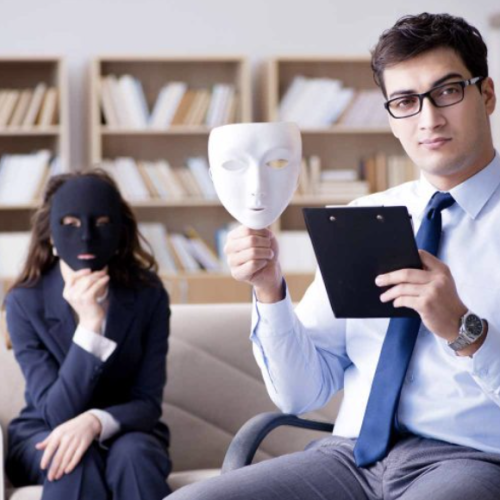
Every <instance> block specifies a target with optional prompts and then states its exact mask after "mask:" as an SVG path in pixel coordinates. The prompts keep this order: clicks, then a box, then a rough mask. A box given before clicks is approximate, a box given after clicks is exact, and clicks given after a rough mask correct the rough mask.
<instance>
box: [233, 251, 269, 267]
mask: <svg viewBox="0 0 500 500" xmlns="http://www.w3.org/2000/svg"><path fill="white" fill-rule="evenodd" d="M273 257H274V252H273V251H272V250H271V248H249V249H246V250H242V251H241V252H238V253H235V254H231V255H229V256H228V258H227V260H228V263H229V266H230V267H238V266H241V265H243V264H246V263H247V262H250V261H254V260H264V261H266V262H267V261H269V260H271V259H272V258H273Z"/></svg>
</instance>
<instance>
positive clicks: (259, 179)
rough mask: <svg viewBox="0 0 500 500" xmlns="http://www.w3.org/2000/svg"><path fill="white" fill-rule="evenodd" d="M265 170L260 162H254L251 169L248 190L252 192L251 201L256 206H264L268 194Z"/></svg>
mask: <svg viewBox="0 0 500 500" xmlns="http://www.w3.org/2000/svg"><path fill="white" fill-rule="evenodd" d="M263 170H264V169H263V167H262V166H260V165H258V164H253V165H252V166H251V168H250V169H249V178H248V192H249V194H250V201H251V203H252V205H254V206H255V207H260V206H262V204H263V200H264V197H265V195H266V193H265V188H266V186H265V180H264V171H263Z"/></svg>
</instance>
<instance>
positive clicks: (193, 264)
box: [170, 233, 201, 273]
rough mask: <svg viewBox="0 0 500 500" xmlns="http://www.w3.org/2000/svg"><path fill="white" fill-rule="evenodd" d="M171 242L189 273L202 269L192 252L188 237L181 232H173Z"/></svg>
mask: <svg viewBox="0 0 500 500" xmlns="http://www.w3.org/2000/svg"><path fill="white" fill-rule="evenodd" d="M170 242H171V244H172V247H173V248H174V250H175V253H176V254H177V257H178V259H179V261H180V262H181V264H182V267H183V268H184V271H186V272H188V273H196V272H198V271H200V270H201V266H200V264H199V263H198V261H197V260H196V259H195V258H194V257H193V256H192V254H191V247H190V244H189V241H188V239H187V238H186V237H185V236H184V235H183V234H180V233H171V234H170Z"/></svg>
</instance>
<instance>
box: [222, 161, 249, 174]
mask: <svg viewBox="0 0 500 500" xmlns="http://www.w3.org/2000/svg"><path fill="white" fill-rule="evenodd" d="M246 166H247V165H246V163H245V162H243V161H241V160H226V161H225V162H223V163H222V168H223V169H225V170H229V171H230V172H236V171H238V170H243V169H244V168H245V167H246Z"/></svg>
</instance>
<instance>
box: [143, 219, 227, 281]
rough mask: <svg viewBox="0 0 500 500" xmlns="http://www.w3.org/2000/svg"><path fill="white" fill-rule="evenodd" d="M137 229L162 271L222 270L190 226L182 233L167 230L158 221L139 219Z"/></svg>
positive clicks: (213, 254) (214, 271) (216, 259)
mask: <svg viewBox="0 0 500 500" xmlns="http://www.w3.org/2000/svg"><path fill="white" fill-rule="evenodd" d="M139 231H140V232H141V234H142V235H143V236H144V238H145V239H146V241H147V243H148V244H149V247H150V249H151V251H152V253H153V255H154V257H155V258H156V260H157V262H158V266H159V268H160V273H161V274H164V275H175V274H178V273H179V272H184V273H197V272H204V271H206V272H209V273H218V272H221V270H222V265H221V262H220V261H219V259H218V257H217V255H216V254H215V252H214V251H213V250H212V249H211V248H210V246H209V245H208V244H207V243H206V242H205V241H204V240H203V238H202V237H201V236H200V235H199V234H198V232H197V231H196V230H195V229H194V228H192V227H186V228H185V230H184V232H183V233H169V232H168V231H167V229H166V228H165V226H163V224H161V223H159V222H148V223H144V222H141V223H140V224H139Z"/></svg>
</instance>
